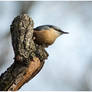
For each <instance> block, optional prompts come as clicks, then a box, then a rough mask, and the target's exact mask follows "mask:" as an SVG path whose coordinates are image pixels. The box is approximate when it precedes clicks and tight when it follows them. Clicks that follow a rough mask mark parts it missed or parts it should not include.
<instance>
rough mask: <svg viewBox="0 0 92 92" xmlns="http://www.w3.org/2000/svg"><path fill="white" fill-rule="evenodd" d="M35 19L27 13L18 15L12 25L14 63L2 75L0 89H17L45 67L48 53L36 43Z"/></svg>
mask: <svg viewBox="0 0 92 92" xmlns="http://www.w3.org/2000/svg"><path fill="white" fill-rule="evenodd" d="M33 25H34V23H33V20H32V19H31V18H30V17H29V16H28V15H26V14H23V15H20V16H17V17H16V18H15V19H14V21H13V22H12V25H11V29H10V30H11V37H12V45H13V50H14V53H15V57H14V63H13V64H12V65H11V66H10V67H9V68H8V69H7V71H5V72H4V73H3V74H1V76H0V91H7V90H8V91H16V90H18V89H19V88H21V86H22V85H24V84H25V83H26V82H28V81H29V80H30V79H32V78H33V77H34V76H35V75H36V74H37V73H38V72H39V71H40V70H41V69H42V67H43V65H44V62H45V61H44V60H45V59H47V57H48V53H47V52H46V51H45V49H44V48H43V47H42V46H39V45H38V44H36V43H34V40H33Z"/></svg>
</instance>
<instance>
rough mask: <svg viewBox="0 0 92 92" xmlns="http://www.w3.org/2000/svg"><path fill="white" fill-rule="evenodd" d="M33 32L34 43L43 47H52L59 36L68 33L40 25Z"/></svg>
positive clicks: (50, 26) (54, 27) (51, 26)
mask: <svg viewBox="0 0 92 92" xmlns="http://www.w3.org/2000/svg"><path fill="white" fill-rule="evenodd" d="M33 30H34V32H33V36H34V41H35V42H36V43H37V44H38V45H42V46H44V47H48V46H50V45H52V44H53V43H54V42H55V40H56V39H57V38H58V37H59V36H60V35H63V34H68V33H69V32H64V31H62V30H61V29H60V28H59V27H57V26H54V25H41V26H38V27H36V28H34V29H33Z"/></svg>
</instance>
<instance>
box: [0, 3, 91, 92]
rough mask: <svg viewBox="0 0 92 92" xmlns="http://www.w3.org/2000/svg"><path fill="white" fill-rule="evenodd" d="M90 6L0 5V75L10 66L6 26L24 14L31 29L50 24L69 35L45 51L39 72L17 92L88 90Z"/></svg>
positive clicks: (51, 4)
mask: <svg viewBox="0 0 92 92" xmlns="http://www.w3.org/2000/svg"><path fill="white" fill-rule="evenodd" d="M91 11H92V2H88V1H83V2H81V1H76V2H74V1H67V2H66V1H65V2H64V1H58V2H57V1H44V2H42V1H29V2H27V1H16V2H15V1H13V2H12V1H11V2H2V1H0V74H1V73H3V72H4V71H5V70H6V69H7V68H8V67H9V66H10V65H11V64H12V63H13V61H14V60H13V58H14V52H13V48H12V45H11V36H10V25H11V23H12V21H13V19H14V17H16V16H17V15H19V14H21V13H27V14H28V15H29V16H30V17H32V19H33V20H34V27H37V26H39V25H45V24H51V25H55V26H58V27H60V28H61V29H62V30H63V31H67V32H69V33H70V34H68V35H63V36H61V37H59V38H58V39H57V40H56V41H55V43H54V44H53V45H52V46H50V47H48V48H46V50H47V52H48V53H49V57H48V59H47V60H46V62H45V65H44V67H43V69H42V70H41V71H40V73H39V74H38V75H36V76H35V77H34V78H33V79H32V80H31V81H29V82H28V83H26V84H25V85H24V86H22V88H21V89H20V91H24V90H25V91H26V90H27V91H32V90H35V91H37V90H38V91H41V90H42V91H43V90H44V91H54V90H56V91H67V90H69V91H75V90H77V91H79V90H80V91H81V90H82V91H90V90H92V78H91V77H92V12H91Z"/></svg>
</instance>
